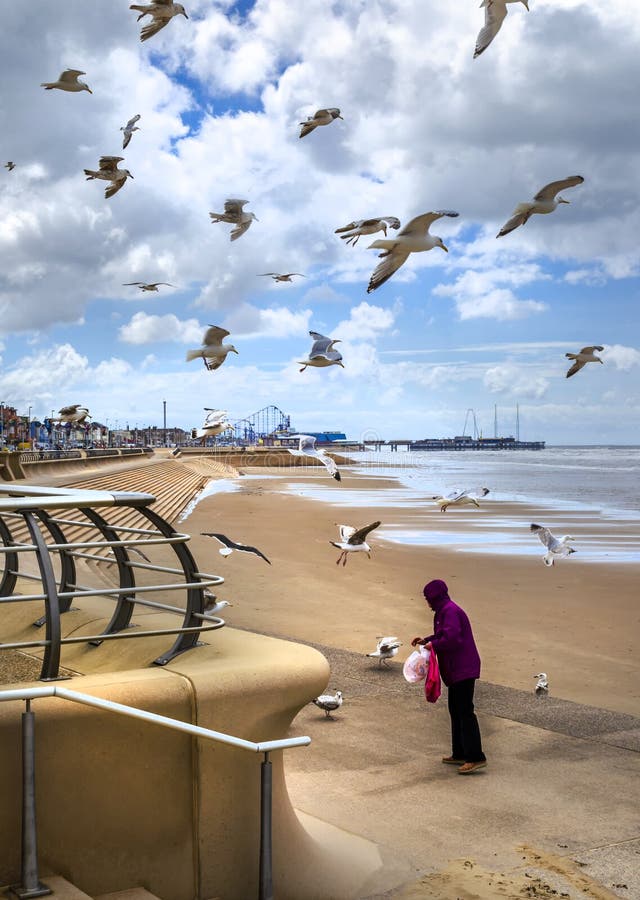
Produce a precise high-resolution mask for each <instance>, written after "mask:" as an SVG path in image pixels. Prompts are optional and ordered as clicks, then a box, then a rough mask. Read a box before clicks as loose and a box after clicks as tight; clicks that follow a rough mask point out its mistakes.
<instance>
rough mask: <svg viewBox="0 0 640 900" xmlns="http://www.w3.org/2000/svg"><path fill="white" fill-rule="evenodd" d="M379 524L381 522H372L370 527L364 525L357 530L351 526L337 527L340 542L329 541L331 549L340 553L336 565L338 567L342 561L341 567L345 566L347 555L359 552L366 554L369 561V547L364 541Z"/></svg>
mask: <svg viewBox="0 0 640 900" xmlns="http://www.w3.org/2000/svg"><path fill="white" fill-rule="evenodd" d="M381 524H382V523H381V522H374V523H373V524H372V525H365V526H364V528H358V529H357V530H356V529H355V528H353V526H351V525H338V528H339V530H340V540H339V541H329V543H330V544H331V545H332V546H333V547H337V548H338V550H340V551H341V553H340V556H339V557H338V558H337V560H336V565H337V566H338V565H340V561H342V565H343V566H346V564H347V556H348V554H349V553H356V552H358V551H359V550H360V551H362V552H364V553H366V554H367V556H368V557H369V559H371V547H370V546H369V545H368V544H367V542H366V540H365V539H366V537H367V535H368V534H369V532H370V531H373V529H374V528H377V527H378V526H379V525H381Z"/></svg>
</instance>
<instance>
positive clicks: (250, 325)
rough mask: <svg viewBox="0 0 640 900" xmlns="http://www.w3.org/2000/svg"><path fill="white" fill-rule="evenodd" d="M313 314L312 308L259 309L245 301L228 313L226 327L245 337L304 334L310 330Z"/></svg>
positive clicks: (281, 336)
mask: <svg viewBox="0 0 640 900" xmlns="http://www.w3.org/2000/svg"><path fill="white" fill-rule="evenodd" d="M311 314H312V313H311V310H310V309H303V310H300V312H292V311H291V310H289V309H287V308H286V307H285V306H281V307H278V308H271V309H257V308H256V307H255V306H251V305H250V304H249V303H244V304H242V306H240V307H239V308H238V309H235V310H233V311H232V312H231V313H229V314H228V315H227V317H226V319H225V328H227V329H228V330H229V331H230V332H232V333H233V334H238V335H242V337H243V338H263V337H275V338H285V337H291V336H298V335H299V336H302V335H306V333H307V332H308V331H309V319H310V318H311Z"/></svg>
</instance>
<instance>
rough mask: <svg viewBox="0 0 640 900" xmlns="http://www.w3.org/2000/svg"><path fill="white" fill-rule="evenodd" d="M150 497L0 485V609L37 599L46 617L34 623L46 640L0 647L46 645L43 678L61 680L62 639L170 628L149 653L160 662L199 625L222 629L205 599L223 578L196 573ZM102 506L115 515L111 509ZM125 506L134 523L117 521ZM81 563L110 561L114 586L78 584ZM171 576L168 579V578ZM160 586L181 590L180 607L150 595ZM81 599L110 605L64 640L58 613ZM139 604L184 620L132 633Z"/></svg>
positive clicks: (185, 645)
mask: <svg viewBox="0 0 640 900" xmlns="http://www.w3.org/2000/svg"><path fill="white" fill-rule="evenodd" d="M154 500H155V498H154V497H153V495H152V494H144V493H129V492H123V491H119V492H110V491H94V490H78V489H75V488H50V487H47V488H44V487H35V486H31V485H29V486H27V485H21V486H20V487H16V486H15V485H12V486H9V485H0V606H2V604H4V603H42V602H44V607H45V611H44V615H41V616H40V617H39V618H38V619H36V620H35V622H34V625H35V626H37V627H42V626H45V636H44V638H42V639H39V640H33V641H14V642H4V643H0V651H2V650H16V649H27V648H33V647H43V648H44V655H43V661H42V670H41V673H40V679H41V680H43V681H52V680H56V679H58V678H60V657H61V650H62V647H63V646H64V645H66V644H73V643H87V644H91V645H92V646H99V645H100V644H102V643H103V642H104V641H109V640H122V639H125V638H126V639H131V638H144V637H149V636H157V635H162V634H167V635H169V634H170V635H175V640H174V642H173V644H172V645H171V646H170V647H169V648H168V649H167V650H166V652H164V653H162V654H161V655H160V656H158V657H157V658H156V659H154V660H153V663H154V664H155V665H160V666H163V665H166V664H167V663H168V662H169V661H170V660H172V659H173V658H174V657H175V656H177V655H178V654H179V653H184V652H185V651H186V650H191V649H192V648H193V647H196V646H198V638H199V635H200V634H201V633H202V632H203V631H213V630H215V629H217V628H221V627H223V626H224V620H223V619H221V618H220V617H219V616H215V615H212V614H210V613H208V612H207V611H206V610H207V608H210V607H209V604H210V602H211V597H212V595H211V594H210V592H209V591H208V588H210V587H212V586H214V585H219V584H222V583H223V582H224V578H222V577H221V576H219V575H211V574H208V573H206V572H201V571H199V568H198V565H197V563H196V561H195V559H194V557H193V556H192V554H191V551H190V550H189V548H188V546H187V543H188V541H189V535H188V534H183V533H181V532H178V531H176V530H175V529H174V528H173V526H172V525H171V524H170V523H169V522H167V521H166V520H165V519H163V518H162V516H159V515H158V514H157V513H156V512H154V511H153V510H152V509H150V508H149V507H150V505H151V504H152V503H153V502H154ZM66 510H75V511H77V513H79V514H80V515H81V518H80V519H78V518H75V517H73V518H68V517H66V516H65V511H66ZM98 510H100V511H98ZM109 510H119V511H121V512H120V514H117V515H116V516H114V515H113V514H112V513H109ZM123 511H124V513H126V516H127V519H126V521H127V522H129V523H130V522H131V520H132V519H133V521H134V522H136V521H137V522H138V524H137V525H135V526H133V525H132V524H124V523H123V522H122V521H121V519H122V513H123ZM142 547H144V550H142V549H141V548H142ZM157 547H168V548H171V550H172V551H173V553H174V555H175V557H176V562H177V565H175V566H167V565H157V564H154V563H153V562H152V560H151V559H150V558H149V557H148V556H147V555H146V552H150V553H152V552H153V549H154V548H157ZM145 551H146V552H145ZM132 553H134V554H136V558H135V559H132V556H131V554H132ZM34 557H35V562H36V565H35V566H34V565H33V559H34ZM140 557H142V559H143V561H142V562H140V561H139V558H140ZM78 560H88V561H92V562H94V563H96V564H101V563H102V564H105V565H115V566H116V570H117V576H118V577H117V586H113V587H111V586H108V585H107V586H102V585H99V586H97V587H96V586H95V585H87V584H82V583H80V582H79V577H80V571H79V567H78V565H77V561H78ZM137 574H142V575H143V576H144V577H145V578H149V577H155V576H157V575H161V576H162V582H161V583H158V582H155V583H154V582H151V583H148V584H138V583H137V579H136V576H137ZM168 575H169V576H171V577H172V580H167V577H166V576H168ZM114 580H115V579H114ZM30 582H36V583H39V587H40V589H39V590H38V589H36V591H35V592H34V593H29V592H28V591H26V592H25V585H28V584H29V583H30ZM17 589H19V590H17ZM160 591H162V592H163V593H164V592H167V591H175V592H177V593H178V594H180V593H182V594H183V595H184V594H185V593H186V597H185V606H184V607H181V606H172V605H169V604H167V603H161V602H159V601H157V600H153V599H151V596H152V595H153V594H154V593H155V594H157V593H158V592H160ZM82 597H104V598H106V599H108V600H110V601H111V602H112V603H113V604H114V609H113V613H112V615H111V618H110V620H109V622H108V624H107V625H106V627H105V628H104V630H103V631H101V632H100V633H99V634H94V635H83V636H82V637H63V636H62V627H61V616H62V615H64V614H65V613H67V612H69V611H70V609H71V608H72V602H73V601H74V600H76V601H77V600H78V599H80V598H82ZM136 606H143V607H152V608H155V609H159V610H163V611H165V612H169V613H172V614H175V615H178V616H181V617H182V619H183V621H182V624H181V625H180V626H178V627H176V628H163V629H152V630H141V629H135V630H132V628H131V620H132V617H133V614H134V611H135V608H136Z"/></svg>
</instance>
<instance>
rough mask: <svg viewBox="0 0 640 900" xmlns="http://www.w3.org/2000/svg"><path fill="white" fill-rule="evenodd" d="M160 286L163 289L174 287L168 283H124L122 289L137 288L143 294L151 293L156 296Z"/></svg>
mask: <svg viewBox="0 0 640 900" xmlns="http://www.w3.org/2000/svg"><path fill="white" fill-rule="evenodd" d="M160 285H164V286H165V287H175V284H169V282H168V281H153V282H151V283H147V282H146V281H125V283H124V284H123V285H122V287H139V288H140V290H141V291H143V292H144V291H152V292H153V293H156V294H157V293H158V287H159V286H160Z"/></svg>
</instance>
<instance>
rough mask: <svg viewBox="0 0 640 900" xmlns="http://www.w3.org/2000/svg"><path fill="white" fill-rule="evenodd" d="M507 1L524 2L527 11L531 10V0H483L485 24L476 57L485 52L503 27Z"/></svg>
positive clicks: (481, 5)
mask: <svg viewBox="0 0 640 900" xmlns="http://www.w3.org/2000/svg"><path fill="white" fill-rule="evenodd" d="M507 3H522V5H523V6H525V7H526V9H527V12H528V11H529V0H482V3H481V4H480V8H482V7H484V26H483V27H482V28H481V29H480V33H479V34H478V37H477V40H476V49H475V53H474V54H473V58H474V59H475V58H476V56H480V54H481V53H484V51H485V50H486V49H487V47H488V46H489V44H490V43H491V41H492V40H493V39H494V37H495V36H496V35H497V33H498V32H499V31H500V29H501V28H502V23H503V22H504V20H505V18H506V16H507Z"/></svg>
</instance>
